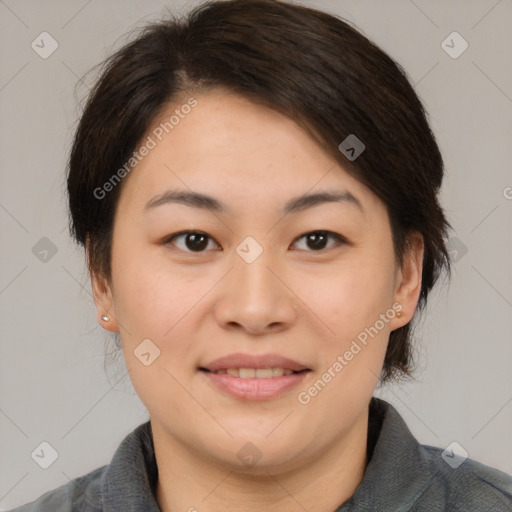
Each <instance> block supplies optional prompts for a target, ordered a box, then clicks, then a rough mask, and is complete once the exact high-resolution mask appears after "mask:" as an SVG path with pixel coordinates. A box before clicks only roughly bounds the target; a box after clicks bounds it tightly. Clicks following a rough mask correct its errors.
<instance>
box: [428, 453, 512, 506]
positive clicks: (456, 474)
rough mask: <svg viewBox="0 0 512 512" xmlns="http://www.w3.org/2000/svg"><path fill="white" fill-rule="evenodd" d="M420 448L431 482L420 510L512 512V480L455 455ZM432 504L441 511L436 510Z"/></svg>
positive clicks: (471, 460) (505, 474) (511, 477)
mask: <svg viewBox="0 0 512 512" xmlns="http://www.w3.org/2000/svg"><path fill="white" fill-rule="evenodd" d="M420 446H421V450H422V451H423V453H424V454H425V455H426V458H427V460H428V461H429V465H430V467H431V472H430V474H431V477H432V478H431V482H430V485H428V486H427V488H426V489H425V492H424V493H423V495H422V496H421V498H420V499H419V500H418V505H419V508H418V510H429V512H432V511H433V510H450V511H454V512H456V511H464V512H469V511H481V510H492V511H493V512H512V476H510V475H508V474H507V473H504V472H502V471H499V470H497V469H495V468H492V467H490V466H486V465H485V464H482V463H480V462H477V461H475V460H473V459H469V458H466V459H464V458H461V457H460V456H459V455H456V454H454V453H453V451H452V452H446V451H444V450H442V449H441V448H437V447H433V446H428V445H420ZM433 503H438V504H439V505H438V506H439V508H433V507H432V504H433ZM421 505H423V507H424V508H421Z"/></svg>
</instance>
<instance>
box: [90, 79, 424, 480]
mask: <svg viewBox="0 0 512 512" xmlns="http://www.w3.org/2000/svg"><path fill="white" fill-rule="evenodd" d="M195 99H196V100H197V105H196V106H195V108H193V109H191V112H190V113H189V114H187V115H186V116H183V118H180V121H179V124H176V125H175V126H174V128H173V129H172V130H170V131H169V133H168V134H165V132H164V135H165V136H163V137H162V136H161V135H160V137H161V138H162V140H159V138H158V137H156V136H155V135H154V133H160V132H161V131H162V130H160V132H154V131H153V130H154V129H155V128H157V127H158V126H159V125H160V123H161V122H162V121H164V120H168V119H169V117H170V116H171V115H172V114H173V112H174V111H175V110H176V108H179V105H176V104H174V105H172V106H170V107H169V108H168V110H167V111H166V112H164V113H163V114H162V116H161V117H159V118H158V119H155V121H154V124H153V126H152V127H151V130H150V131H149V132H148V134H147V135H150V136H151V137H152V138H153V139H154V141H155V142H156V145H155V147H153V148H152V149H151V150H150V151H149V153H148V154H147V155H146V156H145V157H144V158H143V159H142V160H141V161H140V162H139V164H138V165H137V166H136V168H135V169H134V170H133V171H132V172H131V173H130V174H129V175H128V176H127V177H125V178H124V180H125V181H124V182H123V185H122V186H123V188H122V193H121V196H120V199H119V203H118V205H117V209H116V216H115V222H114V233H113V245H112V279H111V281H110V282H109V283H106V284H105V283H102V282H101V281H100V279H99V278H96V277H95V276H93V287H94V293H95V298H96V303H97V305H98V313H99V314H100V315H102V314H105V313H108V314H109V316H110V317H111V318H112V321H111V322H109V324H108V325H105V327H106V328H108V329H109V330H112V331H119V333H120V337H121V340H122V347H123V353H124V357H125V361H126V366H127V369H128V370H129V375H130V378H131V380H132V382H133V385H134V388H135V390H136V392H137V393H138V395H139V396H140V398H141V400H142V402H143V403H144V404H145V406H146V407H147V409H148V411H149V414H150V417H151V421H152V425H153V429H154V431H155V432H158V433H159V434H158V435H159V436H160V439H161V440H160V442H163V441H162V439H165V440H166V441H165V442H166V443H168V444H169V445H171V444H172V445H175V446H179V447H181V448H182V449H183V450H185V451H188V452H190V453H192V452H193V453H195V454H198V456H201V457H203V459H207V460H211V461H212V462H214V463H217V464H222V465H226V466H228V467H231V468H233V467H236V468H238V469H240V470H244V467H247V461H248V459H247V456H249V457H251V456H252V457H253V458H254V457H256V458H259V457H261V460H260V462H259V463H258V465H257V466H256V467H258V468H261V470H264V469H265V468H267V469H268V468H272V469H273V471H274V472H279V471H281V470H283V471H284V470H286V469H288V468H290V467H296V465H297V464H306V463H308V461H312V460H314V459H315V457H317V456H318V454H319V453H321V452H322V450H327V448H329V450H331V449H333V447H339V449H340V450H342V449H343V446H345V448H346V442H347V439H349V438H350V437H351V436H352V437H353V436H357V432H360V431H361V428H360V427H361V426H362V425H363V424H364V418H365V415H367V406H368V403H369V401H370V398H371V396H372V393H373V391H374V388H375V386H376V383H377V380H378V376H379V375H380V371H381V368H382V365H383V361H384V355H385V352H386V346H387V343H388V338H389V334H390V332H391V331H392V330H394V329H397V328H398V327H400V326H401V325H404V324H405V323H407V322H408V321H409V320H410V318H411V317H412V315H413V312H414V308H415V306H416V303H417V298H418V293H419V286H420V275H421V273H420V271H421V256H422V248H421V243H420V242H418V244H417V246H415V247H417V249H415V252H414V253H411V257H410V258H409V257H406V261H405V263H404V266H403V267H402V268H398V267H397V264H396V260H395V255H394V251H393V244H392V233H391V229H390V224H389V218H388V215H387V211H386V208H385V205H384V204H383V203H382V202H381V201H380V200H379V199H378V198H377V196H375V195H374V194H373V193H372V192H371V191H370V190H369V189H368V188H366V187H365V186H364V185H363V184H361V183H360V182H358V181H357V180H356V179H354V178H353V177H351V176H350V175H349V174H348V173H347V172H346V171H345V170H344V169H343V168H342V166H341V165H339V164H338V163H336V162H335V161H334V160H333V159H332V158H331V157H329V156H328V155H326V153H325V152H324V151H323V150H322V149H321V148H320V147H319V146H318V145H317V144H316V143H315V142H314V141H313V140H312V139H311V138H310V137H309V135H308V134H307V133H306V132H304V131H303V130H302V129H301V128H299V126H298V125H297V124H295V123H294V122H293V121H292V120H291V119H289V118H287V117H284V116H282V115H281V114H279V113H277V112H275V111H273V110H270V109H267V108H266V107H263V106H260V105H257V104H254V103H252V102H250V101H249V100H247V99H244V98H242V97H240V96H237V95H234V94H232V93H229V92H226V91H223V90H221V89H216V90H212V91H209V92H207V93H203V94H200V95H196V96H195ZM184 103H186V100H185V102H184ZM146 137H147V136H146ZM146 140H147V139H146ZM172 193H174V195H172ZM177 193H181V194H182V195H181V196H178V195H177ZM322 193H329V194H331V195H332V196H331V200H326V199H325V197H324V198H323V200H321V198H320V199H319V196H318V197H317V200H316V201H315V200H312V199H310V200H309V201H308V200H304V199H302V200H301V201H299V199H300V198H304V196H308V195H313V194H322ZM185 194H202V195H204V196H208V197H210V198H212V199H211V200H205V199H203V200H199V199H197V198H196V199H195V200H194V199H193V197H192V196H188V199H187V196H185ZM335 196H336V197H337V200H333V198H334V197H335ZM191 197H192V198H191ZM398 310H401V316H400V317H397V316H396V313H397V311H398ZM240 368H242V370H240ZM248 442H250V443H252V444H251V445H247V443H248ZM344 443H345V445H344ZM241 449H242V451H240V450H241ZM244 450H245V451H244Z"/></svg>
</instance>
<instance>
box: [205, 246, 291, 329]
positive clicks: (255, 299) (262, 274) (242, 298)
mask: <svg viewBox="0 0 512 512" xmlns="http://www.w3.org/2000/svg"><path fill="white" fill-rule="evenodd" d="M270 252H271V251H263V253H262V254H261V255H260V256H259V258H258V259H256V261H253V262H252V263H247V262H246V261H244V260H243V259H242V258H240V257H239V256H238V255H235V260H234V268H233V269H232V270H231V272H229V273H228V275H227V276H226V277H225V279H223V281H222V282H221V288H220V295H219V298H218V300H217V303H216V305H215V317H216V319H217V322H218V323H219V325H220V326H221V327H222V328H224V329H229V330H236V329H238V330H242V331H245V332H246V333H248V334H251V335H262V334H268V333H271V332H272V333H276V332H281V331H283V330H285V329H289V328H290V326H291V325H292V324H293V323H294V322H295V320H296V317H297V310H298V305H297V301H298V299H297V297H296V295H295V294H294V293H293V291H292V289H291V288H292V287H291V286H290V283H288V282H287V279H286V272H285V271H284V270H283V269H282V268H281V267H279V266H278V265H276V262H275V261H272V259H271V257H270Z"/></svg>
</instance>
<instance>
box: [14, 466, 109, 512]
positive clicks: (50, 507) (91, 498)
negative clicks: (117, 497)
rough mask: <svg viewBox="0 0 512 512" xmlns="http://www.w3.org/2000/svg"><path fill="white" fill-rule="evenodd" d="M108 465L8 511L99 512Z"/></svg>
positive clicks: (101, 508)
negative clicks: (101, 484) (103, 477)
mask: <svg viewBox="0 0 512 512" xmlns="http://www.w3.org/2000/svg"><path fill="white" fill-rule="evenodd" d="M107 467H108V466H102V467H100V468H97V469H95V470H93V471H91V472H90V473H87V474H86V475H83V476H80V477H78V478H75V479H74V480H71V481H70V482H68V483H67V484H64V485H61V486H60V487H57V488H56V489H53V490H51V491H48V492H46V493H45V494H43V495H42V496H41V497H40V498H38V499H37V500H35V501H33V502H31V503H27V504H26V505H22V506H21V507H17V508H15V509H12V510H10V511H7V512H49V511H51V512H72V511H75V510H80V511H81V512H99V511H101V510H103V507H102V504H101V502H102V500H101V491H100V481H101V477H102V475H103V473H104V471H105V470H106V468H107Z"/></svg>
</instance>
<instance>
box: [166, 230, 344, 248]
mask: <svg viewBox="0 0 512 512" xmlns="http://www.w3.org/2000/svg"><path fill="white" fill-rule="evenodd" d="M179 239H182V241H183V242H184V244H183V245H182V246H181V247H180V246H179V244H177V243H175V241H176V240H179ZM302 239H304V240H305V242H306V246H307V247H309V248H310V249H311V248H312V249H313V252H320V251H322V250H325V249H330V248H332V247H333V245H332V244H331V246H330V247H326V245H327V242H328V240H329V239H331V240H334V241H335V244H334V246H336V245H340V244H343V243H347V241H346V240H345V239H344V238H343V237H342V236H341V235H338V234H336V233H332V232H331V231H310V232H309V233H305V234H303V235H301V236H300V237H299V238H297V239H296V240H298V241H300V240H302ZM209 241H212V242H214V241H213V238H211V237H210V236H209V235H207V234H206V233H203V232H201V231H182V232H181V233H176V234H174V235H171V236H169V237H167V238H166V239H165V240H164V244H169V243H171V244H173V245H176V246H177V247H178V248H179V249H181V250H183V251H185V252H196V253H201V252H205V249H206V248H207V247H208V242H209ZM214 243H215V245H216V246H217V247H219V245H218V244H217V243H216V242H214ZM295 244H297V241H296V242H295V243H294V245H295ZM301 250H303V249H301ZM306 250H307V249H306Z"/></svg>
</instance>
